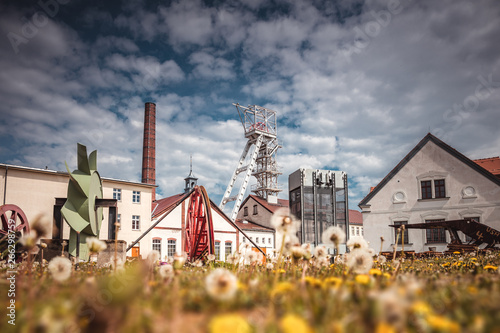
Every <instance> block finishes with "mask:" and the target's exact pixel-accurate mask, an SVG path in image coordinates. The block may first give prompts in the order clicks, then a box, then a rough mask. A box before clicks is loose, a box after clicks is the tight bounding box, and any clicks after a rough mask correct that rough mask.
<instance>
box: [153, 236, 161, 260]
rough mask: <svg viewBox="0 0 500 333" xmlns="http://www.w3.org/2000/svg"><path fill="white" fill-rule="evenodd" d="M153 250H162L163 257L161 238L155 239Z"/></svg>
mask: <svg viewBox="0 0 500 333" xmlns="http://www.w3.org/2000/svg"><path fill="white" fill-rule="evenodd" d="M153 250H156V251H158V252H160V258H161V239H153Z"/></svg>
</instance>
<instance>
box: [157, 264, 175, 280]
mask: <svg viewBox="0 0 500 333" xmlns="http://www.w3.org/2000/svg"><path fill="white" fill-rule="evenodd" d="M158 274H160V276H161V277H162V278H163V279H171V278H173V277H174V267H173V266H172V265H161V266H160V268H159V269H158Z"/></svg>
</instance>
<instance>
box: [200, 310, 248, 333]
mask: <svg viewBox="0 0 500 333" xmlns="http://www.w3.org/2000/svg"><path fill="white" fill-rule="evenodd" d="M208 330H209V332H210V333H221V332H238V333H250V332H251V327H250V325H249V324H248V322H247V321H246V320H245V318H243V317H242V316H241V315H239V314H231V313H230V314H222V315H218V316H215V317H213V318H212V320H210V323H209V324H208Z"/></svg>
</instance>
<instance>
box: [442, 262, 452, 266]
mask: <svg viewBox="0 0 500 333" xmlns="http://www.w3.org/2000/svg"><path fill="white" fill-rule="evenodd" d="M450 265H451V264H450V263H449V262H445V263H444V264H442V265H441V266H443V267H448V266H450Z"/></svg>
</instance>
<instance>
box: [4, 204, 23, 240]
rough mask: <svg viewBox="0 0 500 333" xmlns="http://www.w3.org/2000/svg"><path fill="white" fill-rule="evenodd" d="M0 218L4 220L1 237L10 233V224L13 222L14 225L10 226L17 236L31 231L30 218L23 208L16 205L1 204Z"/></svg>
mask: <svg viewBox="0 0 500 333" xmlns="http://www.w3.org/2000/svg"><path fill="white" fill-rule="evenodd" d="M0 219H1V220H2V229H1V230H0V238H3V236H5V235H7V234H8V233H9V225H10V224H11V223H12V224H13V225H14V227H10V228H11V230H12V231H13V232H15V233H16V236H17V237H20V236H21V235H24V234H25V233H28V232H30V225H29V223H28V218H27V217H26V215H25V214H24V212H23V210H22V209H21V208H19V207H18V206H16V205H3V206H0Z"/></svg>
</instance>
